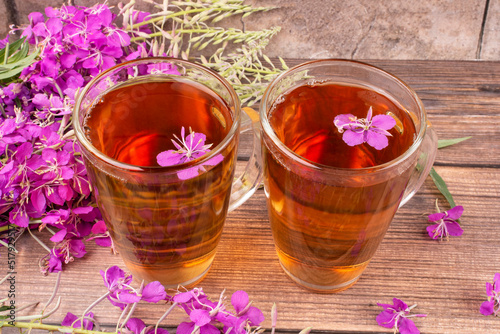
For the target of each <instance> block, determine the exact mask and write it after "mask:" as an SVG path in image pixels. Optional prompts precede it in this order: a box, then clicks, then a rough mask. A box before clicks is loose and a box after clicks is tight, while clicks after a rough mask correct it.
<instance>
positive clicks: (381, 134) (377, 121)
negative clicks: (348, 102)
mask: <svg viewBox="0 0 500 334" xmlns="http://www.w3.org/2000/svg"><path fill="white" fill-rule="evenodd" d="M372 113H373V110H372V107H370V108H369V109H368V114H367V116H366V118H359V119H358V118H357V117H356V116H354V115H352V114H342V115H338V116H336V117H335V119H334V120H333V124H335V126H336V127H337V129H338V131H339V132H340V133H343V135H342V140H344V142H345V143H346V144H347V145H349V146H356V145H360V144H363V143H368V145H370V146H371V147H373V148H375V149H377V150H381V149H383V148H385V147H387V146H388V145H389V140H388V139H387V137H388V136H392V135H391V134H390V133H389V132H388V131H387V130H390V129H392V128H393V127H394V126H395V125H396V121H395V120H394V118H392V117H391V116H389V115H376V116H374V117H373V118H372Z"/></svg>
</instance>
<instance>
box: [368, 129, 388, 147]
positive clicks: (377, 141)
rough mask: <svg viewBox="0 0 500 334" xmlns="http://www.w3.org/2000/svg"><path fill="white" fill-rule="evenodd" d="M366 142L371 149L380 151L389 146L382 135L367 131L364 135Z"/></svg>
mask: <svg viewBox="0 0 500 334" xmlns="http://www.w3.org/2000/svg"><path fill="white" fill-rule="evenodd" d="M366 142H367V143H368V145H370V146H371V147H373V148H375V149H377V150H381V149H383V148H386V147H387V146H388V145H389V140H388V139H387V137H386V136H385V135H383V134H380V133H377V132H375V131H371V130H368V131H367V133H366Z"/></svg>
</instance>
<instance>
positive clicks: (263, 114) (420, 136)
mask: <svg viewBox="0 0 500 334" xmlns="http://www.w3.org/2000/svg"><path fill="white" fill-rule="evenodd" d="M339 63H345V64H352V65H353V66H359V67H364V68H366V69H369V70H372V71H375V72H378V73H379V74H381V75H383V76H386V77H387V78H388V79H391V80H393V81H394V82H396V83H397V84H399V85H400V86H401V87H402V88H404V89H405V90H406V92H407V93H408V94H409V96H411V98H412V99H413V100H414V102H416V104H417V105H418V112H419V114H420V115H421V119H420V128H419V129H417V128H416V127H415V130H416V138H415V140H414V141H413V143H412V145H411V146H410V147H409V148H408V149H407V150H406V151H405V152H404V153H403V154H401V155H399V156H397V157H396V158H394V159H392V160H390V161H387V162H385V163H383V164H380V165H375V166H371V167H362V168H346V167H334V166H329V165H325V164H321V163H317V162H314V161H312V160H309V159H306V158H304V157H302V156H301V155H299V154H297V153H295V152H294V151H293V150H292V149H290V148H288V146H286V145H285V144H284V143H283V142H282V141H281V140H280V139H279V138H278V136H277V135H276V133H275V132H274V130H273V128H272V127H271V124H270V123H269V119H268V117H267V116H268V109H269V107H270V106H271V105H272V104H271V103H274V101H268V99H269V96H270V94H271V92H272V91H273V89H274V88H275V87H276V85H277V84H278V82H280V81H281V80H282V79H284V78H286V77H288V76H291V75H293V74H294V73H296V72H298V71H301V70H306V69H308V68H312V67H318V66H326V65H329V64H339ZM396 100H397V99H396ZM259 111H260V112H259V114H260V121H261V125H262V131H263V132H264V133H265V134H266V135H267V136H268V137H269V138H270V139H271V140H272V142H273V144H274V145H276V146H277V147H278V149H279V151H280V152H281V153H283V154H285V155H286V156H287V157H288V158H291V159H292V160H293V161H294V162H296V163H299V164H301V165H303V166H306V167H309V168H312V169H316V170H322V171H335V172H349V173H355V172H360V173H366V172H375V171H385V170H388V169H392V168H394V167H396V166H399V165H400V164H401V163H403V162H405V161H406V160H407V159H409V157H411V156H412V155H413V154H414V153H415V152H416V151H417V150H418V149H419V147H420V145H421V144H422V142H423V140H424V136H425V133H426V129H427V123H428V120H427V113H426V112H425V107H424V104H423V102H422V101H421V100H420V98H419V97H418V95H417V93H416V92H415V91H414V90H413V89H412V88H411V87H410V86H409V85H408V84H406V83H405V82H404V81H403V80H401V79H399V78H398V77H397V76H395V75H394V74H391V73H389V72H387V71H385V70H383V69H381V68H379V67H377V66H374V65H371V64H368V63H365V62H361V61H357V60H350V59H317V60H311V61H308V62H305V63H302V64H299V65H296V66H294V67H292V68H290V69H288V70H286V71H285V72H282V73H281V74H279V75H278V76H277V77H276V78H274V80H273V81H272V82H271V83H270V84H269V85H268V87H267V89H266V90H265V92H264V95H263V96H262V100H261V103H260V110H259Z"/></svg>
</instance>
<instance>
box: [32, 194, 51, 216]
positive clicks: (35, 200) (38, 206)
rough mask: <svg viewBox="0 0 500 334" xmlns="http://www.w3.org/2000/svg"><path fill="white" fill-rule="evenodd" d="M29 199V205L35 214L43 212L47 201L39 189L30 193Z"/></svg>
mask: <svg viewBox="0 0 500 334" xmlns="http://www.w3.org/2000/svg"><path fill="white" fill-rule="evenodd" d="M30 199H31V204H32V205H33V207H34V208H35V210H36V211H37V212H40V213H41V212H44V211H45V207H46V205H47V200H46V199H45V196H44V195H43V193H42V190H41V189H36V190H34V191H33V192H32V193H31V196H30Z"/></svg>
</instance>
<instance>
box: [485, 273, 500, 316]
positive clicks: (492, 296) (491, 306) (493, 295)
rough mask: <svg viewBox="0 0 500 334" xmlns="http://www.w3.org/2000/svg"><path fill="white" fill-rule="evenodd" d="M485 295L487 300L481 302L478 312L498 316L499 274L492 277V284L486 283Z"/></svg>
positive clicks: (499, 313) (499, 307) (499, 311)
mask: <svg viewBox="0 0 500 334" xmlns="http://www.w3.org/2000/svg"><path fill="white" fill-rule="evenodd" d="M486 295H487V296H488V300H487V301H485V302H483V303H482V304H481V307H480V312H481V314H483V315H492V314H493V315H494V316H496V317H497V316H499V315H500V273H496V274H495V276H494V277H493V284H491V283H490V282H486Z"/></svg>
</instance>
